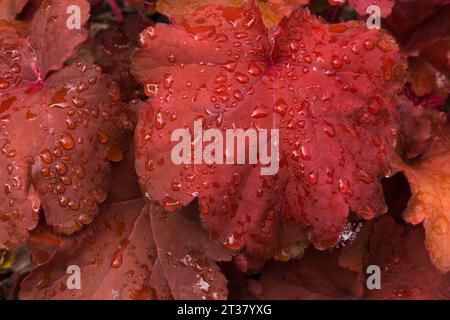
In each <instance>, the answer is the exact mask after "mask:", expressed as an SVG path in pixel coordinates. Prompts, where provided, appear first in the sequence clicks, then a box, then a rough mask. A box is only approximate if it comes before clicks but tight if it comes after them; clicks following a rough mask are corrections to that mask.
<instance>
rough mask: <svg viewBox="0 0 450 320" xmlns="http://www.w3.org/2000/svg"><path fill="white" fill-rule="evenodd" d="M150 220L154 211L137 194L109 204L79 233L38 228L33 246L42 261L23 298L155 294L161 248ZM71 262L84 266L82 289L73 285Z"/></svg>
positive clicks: (25, 285)
mask: <svg viewBox="0 0 450 320" xmlns="http://www.w3.org/2000/svg"><path fill="white" fill-rule="evenodd" d="M149 224H150V217H149V214H148V210H147V209H146V208H145V207H144V208H143V201H142V199H137V200H132V201H126V202H119V203H114V204H111V205H107V206H103V207H102V214H101V215H100V216H99V217H98V219H96V220H95V222H94V223H93V224H91V225H90V226H88V227H87V228H86V229H85V230H83V231H82V232H80V233H79V234H77V235H75V236H71V237H67V236H62V235H57V234H55V233H53V232H52V231H50V230H48V229H46V228H44V227H41V228H39V229H37V230H35V231H33V232H32V234H31V237H30V241H29V245H30V247H31V249H32V252H33V254H34V260H35V262H37V263H38V265H37V266H36V267H35V268H34V270H33V271H32V272H31V274H30V276H28V277H27V278H26V279H25V280H24V281H23V282H22V289H21V292H20V298H21V299H108V300H109V299H149V298H153V294H152V291H151V290H150V287H149V278H150V273H151V271H152V266H153V264H154V262H155V258H156V249H155V247H154V244H153V238H152V234H151V232H150V231H149ZM43 252H44V253H45V252H47V253H45V254H44V256H45V255H46V256H47V257H48V258H47V259H45V258H42V255H43ZM39 256H41V258H40V259H39V258H38V257H39ZM71 265H76V266H78V267H79V268H80V270H81V273H80V275H81V289H80V290H77V289H68V288H67V279H68V277H69V275H70V274H67V273H66V270H67V268H68V266H71Z"/></svg>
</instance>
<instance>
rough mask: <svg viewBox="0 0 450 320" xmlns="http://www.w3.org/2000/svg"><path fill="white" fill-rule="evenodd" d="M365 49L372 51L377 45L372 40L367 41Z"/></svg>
mask: <svg viewBox="0 0 450 320" xmlns="http://www.w3.org/2000/svg"><path fill="white" fill-rule="evenodd" d="M364 48H366V49H367V50H372V49H373V48H375V44H374V42H373V41H372V40H370V39H367V40H365V41H364Z"/></svg>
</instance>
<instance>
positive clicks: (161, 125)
mask: <svg viewBox="0 0 450 320" xmlns="http://www.w3.org/2000/svg"><path fill="white" fill-rule="evenodd" d="M165 125H166V121H165V120H164V117H163V115H162V113H161V112H158V113H157V114H156V120H155V127H156V129H158V130H160V129H162V128H164V126H165Z"/></svg>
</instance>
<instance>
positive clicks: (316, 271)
mask: <svg viewBox="0 0 450 320" xmlns="http://www.w3.org/2000/svg"><path fill="white" fill-rule="evenodd" d="M338 258H339V251H334V252H327V251H326V252H320V251H318V250H315V249H313V248H311V249H309V250H307V251H306V253H305V256H304V257H303V258H302V259H301V260H300V261H290V262H286V263H280V262H269V263H267V265H266V266H265V267H264V268H263V269H262V270H261V276H260V279H259V280H252V279H250V280H249V279H243V278H239V277H236V276H237V275H236V274H234V275H233V274H230V282H231V284H230V288H231V289H230V290H232V291H231V292H230V294H232V296H231V297H232V298H233V299H236V298H241V299H262V300H323V299H327V300H328V299H354V298H358V297H362V295H363V281H362V280H363V278H362V274H360V273H355V272H352V271H350V270H347V269H345V268H342V267H339V265H338ZM236 294H237V296H235V295H236Z"/></svg>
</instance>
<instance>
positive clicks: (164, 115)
mask: <svg viewBox="0 0 450 320" xmlns="http://www.w3.org/2000/svg"><path fill="white" fill-rule="evenodd" d="M177 21H179V22H178V23H177V22H175V23H174V24H173V25H161V24H160V25H157V26H156V27H151V28H148V29H147V30H146V31H144V32H143V33H142V41H141V42H142V48H141V49H140V50H139V51H138V52H137V54H136V55H135V56H134V57H133V64H132V68H133V71H134V74H135V75H136V77H137V78H138V80H139V81H140V82H141V83H143V84H144V88H145V89H146V92H147V94H148V95H149V96H150V97H152V101H151V103H149V104H148V106H147V107H146V108H143V109H142V111H141V116H140V120H139V125H138V129H137V134H136V144H137V150H136V155H137V157H136V158H137V159H136V160H137V172H138V175H139V177H140V181H141V184H142V186H143V188H144V189H146V190H147V196H148V197H149V198H150V199H151V200H152V201H153V202H154V203H155V204H158V205H161V206H164V207H166V209H172V210H173V209H176V208H178V207H180V206H183V205H187V204H188V203H190V202H191V201H192V200H193V199H194V198H195V197H198V198H199V202H200V211H201V212H202V222H203V225H204V226H205V227H206V228H207V229H208V230H209V231H210V233H211V235H212V237H213V238H214V239H218V240H219V241H220V242H222V243H224V244H225V245H227V246H228V247H229V248H232V249H241V248H243V247H245V246H246V247H247V249H248V250H249V251H250V252H251V253H252V254H255V255H257V256H259V257H264V258H270V257H271V256H273V255H274V254H275V253H276V252H277V247H278V245H279V243H278V242H279V239H280V237H281V235H280V228H279V226H280V224H281V223H283V221H284V222H286V221H290V224H292V222H293V220H292V219H294V220H295V221H296V222H297V223H298V224H299V225H300V226H303V228H304V227H305V226H311V227H312V231H313V232H312V233H311V235H310V238H311V240H312V241H313V242H314V244H315V245H316V246H317V247H318V248H326V247H329V246H332V245H334V244H335V243H336V241H337V240H338V238H339V234H340V232H341V230H342V228H343V226H344V224H345V223H346V221H347V215H348V212H349V210H352V211H354V212H356V213H357V214H358V215H359V216H360V217H362V218H365V219H371V218H372V217H373V216H374V215H375V214H376V213H377V212H378V213H380V212H383V211H384V210H385V209H384V201H383V195H382V191H381V186H380V183H379V180H380V178H381V177H383V176H385V175H386V174H387V173H388V172H389V171H388V168H387V167H388V166H387V164H388V159H389V157H390V155H391V153H392V143H393V140H394V138H395V137H394V135H395V132H396V127H397V124H396V122H395V121H394V120H393V119H392V114H393V113H395V106H396V102H395V93H396V92H397V90H398V89H399V87H400V86H401V81H399V77H400V75H401V74H402V71H403V69H404V61H403V60H402V59H401V58H400V56H399V54H398V53H397V51H398V47H397V45H396V44H395V41H394V40H393V39H392V38H391V37H390V36H388V35H387V34H385V33H384V32H382V31H377V30H368V29H367V28H366V27H365V25H363V24H360V23H358V22H348V23H342V24H336V25H328V24H326V23H324V22H322V21H321V20H320V19H318V18H315V17H313V16H311V15H310V13H309V12H308V11H304V10H302V9H298V10H297V11H295V12H294V13H293V14H292V15H291V16H290V18H288V19H284V20H283V21H282V22H281V24H280V26H279V27H278V30H277V31H275V36H274V39H273V41H270V39H269V38H268V35H267V34H268V31H267V28H266V27H265V26H264V24H263V22H262V18H261V13H260V11H259V10H258V9H257V8H256V7H255V5H254V4H250V5H246V6H245V7H242V8H224V7H218V6H208V7H203V8H202V9H200V10H198V11H197V12H196V13H195V14H192V15H187V16H185V17H184V19H180V18H178V19H177ZM198 119H201V120H202V122H203V129H207V128H219V129H220V130H224V129H226V128H241V129H246V128H252V127H253V128H264V129H271V128H276V129H280V158H281V159H280V171H279V173H278V174H277V175H275V176H260V166H259V165H185V166H182V165H180V166H177V165H175V164H173V162H172V160H171V157H170V155H171V149H172V147H173V146H174V143H173V142H171V141H170V137H171V134H172V132H173V131H174V130H175V129H179V128H185V127H186V128H189V129H190V130H191V132H193V131H192V127H193V123H194V121H195V120H198Z"/></svg>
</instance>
